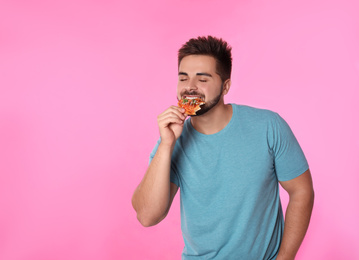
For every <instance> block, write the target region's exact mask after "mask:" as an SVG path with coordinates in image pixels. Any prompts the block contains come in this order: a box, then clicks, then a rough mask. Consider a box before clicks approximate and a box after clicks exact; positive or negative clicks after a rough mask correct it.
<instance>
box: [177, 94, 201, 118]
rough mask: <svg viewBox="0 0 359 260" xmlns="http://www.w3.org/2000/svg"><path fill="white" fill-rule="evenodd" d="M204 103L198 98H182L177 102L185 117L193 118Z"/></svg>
mask: <svg viewBox="0 0 359 260" xmlns="http://www.w3.org/2000/svg"><path fill="white" fill-rule="evenodd" d="M204 103H205V102H204V101H203V99H201V98H199V97H184V98H182V99H180V100H179V101H178V106H179V107H182V108H184V109H185V110H186V114H187V115H189V116H194V115H196V112H197V111H198V110H200V109H201V105H204Z"/></svg>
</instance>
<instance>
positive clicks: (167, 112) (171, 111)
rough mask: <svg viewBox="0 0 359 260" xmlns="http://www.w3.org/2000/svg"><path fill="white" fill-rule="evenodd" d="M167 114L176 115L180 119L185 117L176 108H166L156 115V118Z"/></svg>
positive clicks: (164, 116)
mask: <svg viewBox="0 0 359 260" xmlns="http://www.w3.org/2000/svg"><path fill="white" fill-rule="evenodd" d="M168 116H177V117H178V118H181V119H182V120H185V119H186V116H185V115H184V114H182V113H180V112H179V111H178V110H176V109H174V110H172V109H170V110H166V111H165V112H164V113H162V114H161V115H159V116H158V119H162V118H166V117H168Z"/></svg>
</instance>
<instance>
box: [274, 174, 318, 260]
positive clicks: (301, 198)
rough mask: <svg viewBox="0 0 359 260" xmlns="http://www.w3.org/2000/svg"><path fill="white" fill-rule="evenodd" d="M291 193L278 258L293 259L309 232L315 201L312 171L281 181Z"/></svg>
mask: <svg viewBox="0 0 359 260" xmlns="http://www.w3.org/2000/svg"><path fill="white" fill-rule="evenodd" d="M279 183H280V184H281V186H282V187H283V188H284V189H285V190H286V191H287V192H288V194H289V203H288V207H287V211H286V214H285V222H284V233H283V239H282V243H281V246H280V248H279V252H278V256H277V260H293V259H294V258H295V255H296V254H297V252H298V249H299V247H300V245H301V243H302V241H303V239H304V236H305V233H306V232H307V229H308V226H309V221H310V216H311V213H312V209H313V203H314V190H313V183H312V178H311V174H310V171H309V170H307V171H306V172H304V173H303V174H301V175H300V176H298V177H297V178H294V179H293V180H289V181H282V182H279Z"/></svg>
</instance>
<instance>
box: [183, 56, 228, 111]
mask: <svg viewBox="0 0 359 260" xmlns="http://www.w3.org/2000/svg"><path fill="white" fill-rule="evenodd" d="M222 92H223V84H222V80H221V78H220V76H219V75H218V74H217V73H216V60H215V59H214V58H213V57H210V56H206V55H190V56H186V57H184V58H183V59H182V61H181V63H180V65H179V69H178V84H177V98H178V99H181V98H183V97H184V96H187V97H193V96H196V97H200V98H203V99H204V101H205V102H206V104H204V105H202V106H201V110H199V111H197V113H196V114H197V115H203V114H204V113H206V112H207V111H209V110H210V109H212V108H213V107H214V106H215V105H217V103H218V102H219V101H220V99H221V97H222Z"/></svg>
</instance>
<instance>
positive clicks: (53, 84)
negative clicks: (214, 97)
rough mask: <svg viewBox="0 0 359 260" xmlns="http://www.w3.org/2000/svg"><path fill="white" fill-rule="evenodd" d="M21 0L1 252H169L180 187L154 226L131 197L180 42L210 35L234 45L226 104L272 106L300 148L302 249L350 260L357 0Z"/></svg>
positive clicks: (106, 256) (2, 152)
mask: <svg viewBox="0 0 359 260" xmlns="http://www.w3.org/2000/svg"><path fill="white" fill-rule="evenodd" d="M31 2H32V3H30V1H23V2H22V3H19V2H18V1H17V2H16V3H15V1H1V4H0V6H1V7H0V87H1V91H0V259H5V260H48V259H51V260H60V259H61V260H62V259H66V260H75V259H76V260H78V259H86V260H92V259H93V260H98V259H101V260H114V259H140V260H142V259H179V255H180V253H181V251H182V247H183V241H182V237H181V231H180V226H179V225H180V219H179V198H178V196H177V198H176V199H175V202H174V204H173V208H172V210H171V211H170V214H169V215H168V217H167V218H166V219H165V220H164V221H163V222H162V223H161V224H160V225H158V226H155V227H152V228H148V229H146V228H143V227H142V226H141V225H140V224H139V223H138V222H137V220H136V215H135V212H134V211H133V209H132V207H131V196H132V193H133V190H134V189H135V187H136V185H137V184H138V183H139V181H140V180H141V178H142V176H143V174H144V172H145V170H146V167H147V162H148V156H149V153H150V151H151V150H152V147H153V146H154V144H155V142H156V140H157V138H158V129H157V124H156V117H157V115H158V114H159V113H160V112H162V111H163V110H164V109H165V108H166V107H167V106H169V105H171V104H175V103H176V98H175V89H176V82H177V75H176V74H177V67H176V59H177V57H176V52H177V50H178V48H179V47H180V46H181V44H182V43H184V42H185V41H186V40H188V39H189V38H190V37H195V36H199V35H208V34H212V35H215V36H219V37H223V38H224V39H226V40H227V41H228V42H229V43H230V44H231V45H232V46H233V56H234V64H233V78H232V80H233V85H232V89H231V91H230V93H229V94H228V96H227V99H226V101H227V102H236V103H240V104H247V105H251V106H256V107H262V108H268V109H271V110H274V111H277V112H279V113H280V114H281V115H282V116H283V117H284V118H285V119H286V120H287V122H288V123H289V124H290V125H291V127H292V129H293V131H294V132H295V134H296V136H297V138H298V139H299V141H300V143H301V145H302V147H303V149H304V151H305V153H306V155H307V158H308V161H309V163H310V166H311V170H312V174H313V179H314V184H315V190H316V202H315V208H314V212H313V218H312V222H311V225H310V229H309V231H308V234H307V236H306V238H305V241H304V243H303V246H302V248H301V249H300V252H299V253H298V257H297V259H299V260H307V259H325V260H336V259H359V247H358V241H359V232H358V231H359V221H358V219H359V203H358V198H359V191H358V184H359V163H358V162H359V160H358V156H359V138H358V133H359V120H358V114H359V113H358V112H359V102H358V98H359V48H358V46H359V34H358V31H359V16H358V9H359V4H358V2H357V1H355V0H353V1H342V0H332V1H324V0H323V1H313V0H310V1H309V0H305V1H296V3H295V1H284V0H283V1H235V0H233V1H216V0H213V1H208V0H206V1H204V0H203V1H200V0H197V1H188V0H187V1H186V0H183V1H179V0H175V1H165V0H155V1H144V0H143V1H132V2H130V1H78V0H76V1H69V2H67V3H64V2H63V1H56V2H54V1H52V3H51V4H50V3H49V1H31ZM119 2H120V3H119ZM157 99H159V100H160V102H158V103H156V104H153V100H157ZM131 107H133V108H132V109H131ZM283 197H284V199H283V203H286V202H287V197H286V195H285V194H284V193H283Z"/></svg>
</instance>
